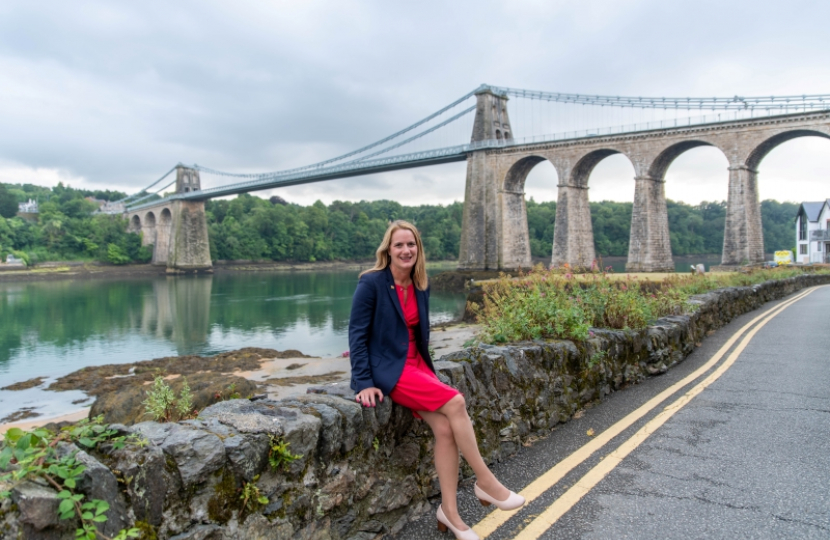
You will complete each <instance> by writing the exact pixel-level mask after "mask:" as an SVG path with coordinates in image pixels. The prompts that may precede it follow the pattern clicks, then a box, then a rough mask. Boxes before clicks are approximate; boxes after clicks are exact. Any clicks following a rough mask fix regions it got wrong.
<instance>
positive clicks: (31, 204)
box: [17, 199, 38, 214]
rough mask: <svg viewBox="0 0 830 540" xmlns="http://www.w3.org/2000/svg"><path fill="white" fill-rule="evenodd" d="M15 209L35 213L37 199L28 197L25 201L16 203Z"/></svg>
mask: <svg viewBox="0 0 830 540" xmlns="http://www.w3.org/2000/svg"><path fill="white" fill-rule="evenodd" d="M17 211H18V212H19V213H21V214H37V213H38V209H37V201H33V200H32V199H29V200H28V201H27V202H22V203H20V204H18V205H17Z"/></svg>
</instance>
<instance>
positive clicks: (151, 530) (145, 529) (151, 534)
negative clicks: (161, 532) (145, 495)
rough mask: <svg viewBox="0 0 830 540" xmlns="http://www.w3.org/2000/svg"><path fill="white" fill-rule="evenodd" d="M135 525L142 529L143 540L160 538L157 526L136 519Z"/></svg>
mask: <svg viewBox="0 0 830 540" xmlns="http://www.w3.org/2000/svg"><path fill="white" fill-rule="evenodd" d="M133 526H134V527H135V528H136V529H138V530H139V531H141V536H140V538H141V540H158V532H157V531H156V528H155V527H153V526H152V525H150V524H149V523H147V522H146V521H136V522H135V525H133Z"/></svg>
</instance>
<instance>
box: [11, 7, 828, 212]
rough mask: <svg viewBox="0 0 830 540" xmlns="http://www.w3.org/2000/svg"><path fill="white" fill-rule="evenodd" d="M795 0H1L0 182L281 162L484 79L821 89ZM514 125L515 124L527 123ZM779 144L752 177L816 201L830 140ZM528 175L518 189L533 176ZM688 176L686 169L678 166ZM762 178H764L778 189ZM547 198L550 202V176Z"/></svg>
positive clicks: (459, 194) (422, 184)
mask: <svg viewBox="0 0 830 540" xmlns="http://www.w3.org/2000/svg"><path fill="white" fill-rule="evenodd" d="M788 6H789V7H788V9H787V10H764V9H758V8H757V4H756V3H750V2H748V1H737V2H727V3H724V2H715V1H710V0H704V1H697V2H658V1H656V0H638V1H630V2H614V1H612V0H605V1H586V2H579V3H574V2H548V1H516V2H510V3H501V2H470V1H467V2H451V3H447V2H438V1H425V2H419V3H404V4H400V3H391V2H387V3H371V2H357V1H344V2H288V1H280V2H268V3H262V2H254V1H242V2H235V3H233V4H228V3H225V2H219V1H206V2H196V1H195V0H191V1H183V2H177V3H173V4H171V3H165V2H152V1H151V2H142V3H127V4H125V3H119V4H113V3H109V2H103V1H80V2H73V3H66V2H58V1H52V2H39V3H37V4H31V3H5V4H4V5H2V6H0V72H2V73H3V77H2V78H0V125H1V126H2V127H3V129H2V130H0V160H2V163H0V176H1V177H2V178H4V179H8V178H20V179H22V178H26V179H28V180H27V181H32V182H36V183H42V184H53V183H55V182H56V181H57V179H58V178H69V179H71V183H72V185H76V186H78V187H95V188H111V189H121V190H125V191H135V190H137V189H139V188H141V187H143V186H145V185H147V184H149V183H150V182H151V181H153V180H155V179H156V178H157V177H158V176H159V175H161V174H162V173H163V172H164V171H166V170H168V169H169V168H170V167H171V166H172V165H173V164H175V163H177V162H184V163H199V164H200V165H205V166H208V167H213V168H216V169H223V170H229V171H234V172H258V171H273V170H280V169H284V168H290V167H295V166H300V165H305V164H309V163H313V162H316V161H319V160H322V159H325V158H328V157H331V156H335V155H338V154H341V153H343V152H346V151H349V150H351V149H353V148H356V147H359V146H362V145H364V144H367V143H369V142H372V141H374V140H377V139H379V138H381V137H383V136H385V135H387V134H389V133H391V132H393V131H396V130H397V129H400V128H401V127H403V126H406V125H408V124H410V123H412V122H414V121H416V120H418V119H419V118H422V117H423V116H425V115H427V114H429V113H431V112H432V111H434V110H436V109H438V108H440V107H441V106H443V105H444V104H446V103H448V102H450V101H452V100H453V99H455V98H457V97H458V96H461V95H463V94H464V93H466V92H468V91H470V90H471V89H473V88H475V87H476V86H478V85H479V84H480V83H482V82H486V83H490V84H497V85H503V86H513V87H518V88H531V89H541V90H551V91H564V92H579V93H600V94H622V95H625V94H628V95H681V96H682V95H734V94H741V95H759V94H764V95H766V94H800V93H821V92H825V91H826V90H827V88H830V67H829V66H828V65H827V63H826V62H825V56H826V54H827V46H826V43H825V42H824V39H823V37H824V36H825V29H824V21H825V20H826V19H827V16H828V15H830V5H824V4H821V3H819V4H816V3H815V2H809V3H808V2H805V1H801V0H795V1H793V2H791V3H790V4H789V5H788ZM803 12H809V13H810V14H811V16H810V17H803V16H802V15H801V14H802V13H803ZM735 21H740V22H739V23H736V22H735ZM513 105H516V106H518V105H517V104H516V102H513V103H511V106H513ZM515 128H516V133H515V134H516V135H517V136H521V131H522V128H523V126H520V125H516V126H515ZM525 131H527V129H526V128H525ZM789 145H794V146H793V148H797V149H800V150H787V151H786V152H784V148H783V147H782V149H781V151H782V152H784V154H782V156H790V157H791V158H795V157H797V158H798V160H799V162H798V163H784V162H781V163H779V164H778V165H775V164H774V160H773V158H774V157H775V155H776V153H777V152H778V150H776V151H774V152H773V154H771V155H770V158H768V160H772V161H770V163H773V165H774V166H773V165H770V167H771V172H770V173H769V175H768V176H767V173H766V172H765V170H766V169H765V168H764V170H763V171H762V183H761V194H762V196H764V197H765V196H766V193H771V194H772V193H779V192H778V191H776V190H775V189H773V187H772V186H776V185H778V184H780V183H781V182H783V181H785V180H784V179H789V180H791V182H790V189H787V190H785V191H783V192H781V195H782V196H789V197H790V198H794V199H802V198H809V197H808V195H809V196H810V197H812V198H815V196H814V195H813V194H814V193H815V190H816V189H819V190H820V189H821V185H820V179H826V178H827V172H828V170H827V168H825V167H824V166H823V164H822V159H821V158H822V156H823V155H826V149H824V147H817V146H811V143H806V142H803V141H800V140H798V141H792V142H790V143H787V145H786V146H788V147H789ZM788 152H789V153H788ZM792 152H795V154H793V153H792ZM704 155H705V154H704V153H699V152H694V153H690V154H689V155H688V159H684V158H682V157H681V159H679V160H678V163H676V164H675V165H673V166H672V169H671V170H670V171H669V184H667V192H669V193H671V196H672V197H674V198H678V199H680V200H687V202H694V201H696V200H697V199H698V198H699V197H701V196H703V195H704V194H706V193H709V192H710V191H709V189H708V187H706V188H703V187H701V186H710V185H714V184H713V183H717V182H719V180H718V179H717V178H720V176H718V175H721V176H722V171H720V172H717V173H716V172H714V168H713V167H714V165H713V164H711V163H709V162H708V161H706V159H709V158H704V157H703V156H704ZM693 156H700V158H699V159H697V158H694V159H693ZM609 159H611V158H609ZM780 159H781V160H785V158H780ZM3 163H5V165H3ZM608 163H609V164H606V165H603V164H600V166H599V167H598V168H597V170H596V172H595V177H593V178H592V184H591V185H592V192H591V197H592V199H594V198H595V197H604V196H605V195H606V194H607V195H608V198H618V199H619V200H631V199H632V198H633V194H632V193H631V192H630V190H629V189H628V188H626V187H621V186H625V185H626V183H627V182H630V181H631V178H630V173H629V172H628V171H627V170H626V169H625V167H622V165H616V166H615V165H614V163H615V162H614V161H609V162H608ZM718 167H719V165H718ZM765 167H766V165H765ZM606 169H607V170H606ZM21 171H28V172H25V173H24V172H21ZM534 174H537V173H535V172H534ZM673 175H674V176H676V177H677V178H678V180H677V182H674V181H672V180H671V178H673V177H674V176H673ZM606 177H607V178H606ZM534 178H535V177H534V176H532V177H531V179H530V180H529V181H528V182H529V184H528V193H529V194H530V193H531V192H532V191H533V190H534V189H537V188H535V187H533V184H534ZM692 178H695V179H697V183H692V182H690V181H686V180H684V179H692ZM766 178H773V179H774V180H771V181H770V182H771V186H770V187H769V188H768V187H767V184H766V182H767V180H766ZM207 180H208V181H209V179H207ZM4 181H8V180H4ZM20 181H22V180H20ZM539 182H542V183H544V181H543V180H539ZM463 183H464V171H463V166H461V165H457V164H453V165H446V166H436V167H430V168H424V169H411V170H408V171H400V172H397V173H388V174H384V175H378V176H376V177H365V178H359V179H357V178H353V179H346V180H340V181H330V182H325V183H321V184H312V185H307V186H297V187H294V188H285V189H284V190H281V191H284V192H285V194H286V195H287V198H289V200H291V198H292V197H296V201H297V202H305V201H308V200H313V199H316V198H320V199H323V200H326V199H328V198H344V199H360V198H367V199H368V198H374V199H379V198H391V199H396V200H401V202H404V200H403V199H401V198H400V197H406V198H407V199H408V200H412V201H433V202H445V203H449V202H452V201H453V200H458V199H460V198H463ZM682 185H688V187H686V188H681V187H679V186H682ZM539 189H542V188H539ZM542 192H544V193H545V197H546V198H555V190H551V189H550V188H548V187H545V188H543V189H542V191H539V196H542ZM263 195H266V194H265V193H263ZM823 196H826V194H822V195H821V197H823ZM821 197H819V198H821ZM537 198H538V197H537Z"/></svg>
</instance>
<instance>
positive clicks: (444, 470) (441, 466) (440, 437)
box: [418, 411, 467, 530]
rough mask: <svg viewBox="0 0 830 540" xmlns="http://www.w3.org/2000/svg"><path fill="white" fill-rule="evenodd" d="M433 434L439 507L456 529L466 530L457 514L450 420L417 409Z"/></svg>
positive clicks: (454, 450)
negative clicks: (439, 485) (439, 488)
mask: <svg viewBox="0 0 830 540" xmlns="http://www.w3.org/2000/svg"><path fill="white" fill-rule="evenodd" d="M418 414H420V415H421V417H422V418H423V419H424V420H425V421H426V423H427V424H429V427H430V428H432V432H433V433H434V434H435V471H436V472H437V473H438V483H439V484H441V508H442V510H443V511H444V515H445V516H447V519H449V520H450V523H452V524H453V526H454V527H455V528H456V529H459V530H466V529H467V526H466V524H465V523H464V520H462V519H461V517H460V516H459V515H458V501H457V498H456V495H457V493H458V446H456V444H455V438H454V437H453V431H452V428H451V427H450V421H449V419H447V417H446V416H444V415H443V414H441V413H439V412H429V411H418Z"/></svg>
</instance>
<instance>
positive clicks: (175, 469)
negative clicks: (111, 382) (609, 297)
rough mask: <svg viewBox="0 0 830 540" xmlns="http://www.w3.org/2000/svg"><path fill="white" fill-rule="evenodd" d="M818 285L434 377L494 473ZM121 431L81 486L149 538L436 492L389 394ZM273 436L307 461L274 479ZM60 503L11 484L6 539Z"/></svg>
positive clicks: (492, 355)
mask: <svg viewBox="0 0 830 540" xmlns="http://www.w3.org/2000/svg"><path fill="white" fill-rule="evenodd" d="M822 283H830V276H809V275H805V276H800V277H797V278H791V279H787V280H781V281H776V282H768V283H765V284H763V285H757V286H753V287H742V288H729V289H723V290H720V291H716V292H713V293H709V294H703V295H699V296H696V297H694V298H693V303H694V304H695V305H696V306H697V309H696V311H695V312H694V313H693V314H691V315H683V316H674V317H666V318H663V319H660V320H658V321H657V323H656V324H655V325H654V326H651V327H649V328H648V329H646V330H643V331H611V330H599V329H595V330H593V336H592V337H591V338H590V339H589V340H588V341H587V342H585V343H579V344H575V343H571V342H568V341H551V342H529V343H522V344H516V345H512V346H508V347H491V346H483V347H474V348H471V349H467V350H465V351H462V352H459V353H455V354H452V355H448V356H444V357H443V358H442V359H441V361H438V362H436V367H437V369H438V371H439V376H440V377H441V378H442V379H444V380H445V381H448V382H450V383H451V384H452V385H454V386H456V387H457V388H459V389H460V390H461V391H462V392H463V393H464V395H465V396H466V398H467V405H468V410H469V411H470V416H471V417H472V418H473V421H474V425H475V429H476V432H477V435H478V439H479V446H480V448H481V451H482V454H483V455H484V458H485V460H487V461H488V462H490V463H492V462H495V461H501V460H504V459H506V458H508V457H509V456H510V455H512V454H514V453H516V452H517V451H518V449H519V448H520V445H521V444H522V442H523V441H525V440H527V438H528V437H530V436H531V435H534V434H545V433H548V432H549V431H550V430H551V428H553V427H554V426H555V425H556V424H558V423H560V422H567V421H568V420H569V419H570V418H571V417H572V416H573V414H574V413H575V412H576V411H577V410H579V409H580V408H581V407H583V406H584V405H586V404H587V403H589V402H591V401H594V400H597V399H602V398H603V397H604V396H606V395H607V394H609V393H610V392H612V391H614V390H616V389H619V388H620V387H622V386H624V385H627V384H634V383H637V382H639V381H641V380H642V379H644V378H645V377H648V376H649V375H654V374H658V373H662V372H665V371H666V370H667V369H669V368H670V367H671V366H673V365H674V364H676V363H678V362H680V361H682V360H683V359H684V358H685V357H686V356H687V355H688V354H689V353H690V352H691V351H692V350H693V349H694V347H695V343H697V342H699V341H701V340H702V339H704V336H705V335H706V334H707V333H708V332H710V331H712V330H715V329H717V328H719V327H721V326H723V325H724V324H726V323H727V322H729V321H731V320H732V319H734V318H735V317H736V316H738V315H740V314H743V313H746V312H748V311H751V310H753V309H756V308H758V307H760V306H761V305H763V304H764V303H765V302H767V301H769V300H773V299H777V298H781V297H783V296H786V295H788V294H791V293H793V292H795V291H797V290H799V289H801V288H803V287H806V286H812V285H817V284H822ZM598 351H605V354H604V355H597V354H595V353H597V352H598ZM592 358H593V361H591V359H592ZM118 429H120V430H121V431H124V432H135V433H140V434H141V435H143V436H144V437H145V438H146V439H147V440H148V441H149V443H148V444H147V445H146V446H143V447H140V448H137V447H132V446H131V447H127V448H125V449H122V450H117V451H113V450H110V449H107V448H101V449H100V451H99V452H97V453H96V455H95V456H89V455H87V454H85V453H82V460H83V461H84V462H86V463H88V466H89V469H88V473H85V474H86V475H87V477H88V478H87V481H86V484H83V483H82V484H79V488H80V489H82V490H87V491H89V493H90V494H91V495H92V494H93V492H94V493H95V495H96V496H104V497H106V498H108V499H109V501H110V505H111V510H110V521H111V523H112V524H120V525H123V524H124V523H136V524H137V525H138V526H140V527H141V528H142V529H143V530H145V531H146V532H147V533H148V535H147V536H145V537H146V538H156V537H157V538H175V539H177V540H183V539H200V540H205V539H215V540H218V539H231V538H250V539H255V538H274V539H283V538H284V539H306V540H308V539H333V540H339V539H350V540H369V539H373V538H380V537H383V536H384V535H386V534H388V533H394V532H395V531H397V530H398V529H400V528H401V527H402V526H403V524H404V523H405V522H406V521H407V520H409V519H411V518H413V517H415V516H418V515H420V514H422V513H424V512H426V511H427V510H428V509H429V502H428V498H429V497H433V496H435V495H437V494H438V481H437V477H436V475H435V470H434V467H433V464H432V451H433V443H432V437H431V436H430V434H429V432H428V428H427V427H425V424H423V423H421V422H418V421H415V420H414V419H413V418H412V415H411V413H410V412H409V410H407V409H404V408H402V407H399V406H397V405H393V404H392V403H391V402H390V400H388V399H386V400H384V402H383V404H382V405H380V406H379V407H377V408H375V409H363V408H362V407H360V406H359V405H358V404H356V403H355V402H354V400H353V394H352V392H351V391H349V389H348V388H347V386H346V385H345V384H338V385H333V386H327V387H324V388H318V389H316V390H315V393H310V394H308V395H305V396H302V397H301V398H299V399H294V400H283V401H278V402H274V401H267V400H262V401H253V402H252V401H249V400H233V401H226V402H221V403H218V404H216V405H213V406H211V407H209V408H208V409H205V410H204V411H202V413H201V414H200V415H199V418H198V419H196V420H189V421H185V422H180V423H178V424H157V423H153V422H145V423H142V424H137V425H135V426H132V427H129V428H128V427H125V426H120V427H119V428H118ZM271 437H275V438H276V440H279V441H284V442H287V443H289V446H288V449H289V450H290V451H291V452H293V453H294V454H301V455H302V457H301V458H299V459H297V460H296V461H294V462H293V463H291V464H290V465H288V466H285V467H281V468H279V469H278V470H277V471H272V470H271V468H270V467H269V464H268V453H269V446H270V441H271ZM462 475H463V476H465V477H469V476H470V475H471V471H470V470H469V469H468V468H464V469H462ZM249 482H251V483H255V485H256V486H257V487H258V488H259V490H260V492H261V493H262V494H263V495H265V496H266V497H268V503H267V504H264V505H257V506H255V507H248V508H245V507H243V505H242V500H241V498H240V496H241V489H242V488H243V486H244V485H245V484H246V483H249ZM96 486H97V488H96ZM100 486H110V487H109V488H107V489H102V488H101V487H100ZM113 486H118V489H115V488H114V487H113ZM3 489H5V487H4V486H0V490H3ZM55 497H56V495H55V493H54V492H53V491H51V490H50V489H49V488H47V487H43V486H39V485H36V484H31V483H29V484H23V485H20V486H17V487H16V488H15V489H14V490H13V493H12V499H11V500H5V501H4V502H3V503H2V506H0V531H2V532H3V538H33V539H41V538H42V539H46V538H50V539H52V538H73V534H72V531H71V527H70V526H68V524H63V525H60V524H58V523H57V520H56V519H55V512H54V508H56V507H57V499H56V498H55ZM50 512H51V513H50ZM50 516H51V517H50Z"/></svg>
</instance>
